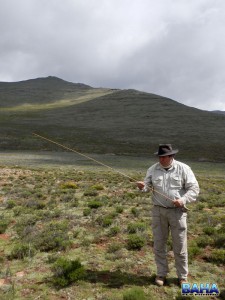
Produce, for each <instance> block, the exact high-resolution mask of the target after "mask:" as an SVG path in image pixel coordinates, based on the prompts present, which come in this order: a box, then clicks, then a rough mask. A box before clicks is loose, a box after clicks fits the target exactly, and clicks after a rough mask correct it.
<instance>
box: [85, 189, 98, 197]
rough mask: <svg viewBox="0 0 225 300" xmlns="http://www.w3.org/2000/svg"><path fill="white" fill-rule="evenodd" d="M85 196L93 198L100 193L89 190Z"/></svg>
mask: <svg viewBox="0 0 225 300" xmlns="http://www.w3.org/2000/svg"><path fill="white" fill-rule="evenodd" d="M84 196H91V197H95V196H98V191H97V190H95V189H88V190H86V191H85V192H84Z"/></svg>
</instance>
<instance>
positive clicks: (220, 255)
mask: <svg viewBox="0 0 225 300" xmlns="http://www.w3.org/2000/svg"><path fill="white" fill-rule="evenodd" d="M205 258H206V259H207V260H208V261H209V262H215V263H221V264H225V250H224V249H214V250H212V252H211V254H210V255H209V256H207V257H205Z"/></svg>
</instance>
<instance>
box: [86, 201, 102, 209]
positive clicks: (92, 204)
mask: <svg viewBox="0 0 225 300" xmlns="http://www.w3.org/2000/svg"><path fill="white" fill-rule="evenodd" d="M102 205H103V204H102V202H101V201H99V200H92V201H90V202H89V203H88V207H89V208H93V209H97V208H99V207H101V206H102Z"/></svg>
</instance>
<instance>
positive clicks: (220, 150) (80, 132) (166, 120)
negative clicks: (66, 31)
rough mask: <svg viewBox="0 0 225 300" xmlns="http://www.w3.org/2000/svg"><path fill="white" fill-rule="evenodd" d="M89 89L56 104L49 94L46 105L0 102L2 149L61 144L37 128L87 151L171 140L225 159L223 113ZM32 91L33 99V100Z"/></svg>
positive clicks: (145, 147)
mask: <svg viewBox="0 0 225 300" xmlns="http://www.w3.org/2000/svg"><path fill="white" fill-rule="evenodd" d="M45 80H46V81H48V80H49V79H48V78H46V79H45ZM87 89H88V90H89V92H90V88H89V87H86V86H85V88H84V89H83V91H81V90H79V95H80V96H82V95H84V94H85V93H86V92H87ZM91 90H92V93H91V92H90V94H89V99H88V101H83V102H76V101H75V100H74V102H73V101H72V102H70V105H61V106H60V107H58V106H57V105H54V103H55V102H54V100H55V99H53V98H51V99H50V101H49V102H51V103H53V105H52V106H51V107H50V108H49V107H48V108H46V109H44V108H43V109H42V110H37V109H25V110H17V109H16V108H15V106H14V107H12V105H11V109H13V110H11V111H10V110H8V111H7V110H4V108H2V110H1V113H0V126H1V127H0V137H1V149H35V150H39V149H54V150H58V147H57V146H55V145H53V144H49V143H47V142H44V141H42V140H38V139H37V138H34V137H33V136H32V132H33V131H35V132H37V133H39V134H41V135H44V136H46V137H49V138H52V139H54V140H56V141H58V142H60V143H63V144H64V145H66V146H69V147H72V148H75V149H77V150H80V151H85V152H89V153H90V152H98V153H100V152H104V153H118V154H123V153H126V154H131V155H152V153H153V152H155V151H156V149H157V147H158V144H159V143H164V142H171V143H172V144H174V146H175V147H178V148H179V149H180V154H179V155H180V156H182V157H183V158H187V159H188V158H190V159H201V160H204V159H206V160H217V161H221V160H225V158H224V153H225V143H224V137H225V126H224V125H225V116H223V115H216V114H214V113H210V112H207V111H201V110H198V109H195V108H191V107H187V106H185V105H183V104H180V103H178V102H176V101H173V100H171V99H168V98H165V97H160V96H158V95H154V94H149V93H143V92H139V91H135V90H110V89H107V90H104V91H103V90H101V89H93V88H91ZM96 90H98V92H99V93H100V94H99V95H97V94H96V93H97V91H96ZM100 90H101V92H100ZM50 92H51V90H49V93H50ZM83 93H84V94H83ZM36 94H38V91H37V92H36ZM91 94H92V96H91ZM74 95H75V94H74ZM94 95H95V96H94ZM30 97H31V100H30V102H31V101H33V102H34V99H33V98H32V95H31V96H30ZM65 97H66V96H65V94H64V95H63V96H62V97H61V98H60V97H58V99H57V101H61V103H63V101H64V100H65V99H66V98H65ZM74 97H75V96H74ZM15 98H16V95H15ZM71 98H73V97H71ZM75 98H76V97H75ZM46 99H47V96H46ZM46 101H47V100H46ZM33 102H32V103H33ZM15 103H17V105H18V103H19V101H18V100H14V104H15ZM20 103H21V102H20ZM16 107H17V106H16ZM6 108H9V105H8V106H7V107H6Z"/></svg>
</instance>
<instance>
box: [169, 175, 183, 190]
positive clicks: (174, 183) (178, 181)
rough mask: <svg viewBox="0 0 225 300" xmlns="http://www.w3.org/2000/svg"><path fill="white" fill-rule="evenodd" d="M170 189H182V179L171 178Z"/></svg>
mask: <svg viewBox="0 0 225 300" xmlns="http://www.w3.org/2000/svg"><path fill="white" fill-rule="evenodd" d="M170 187H171V188H180V187H182V183H181V178H180V177H179V176H173V177H170Z"/></svg>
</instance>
